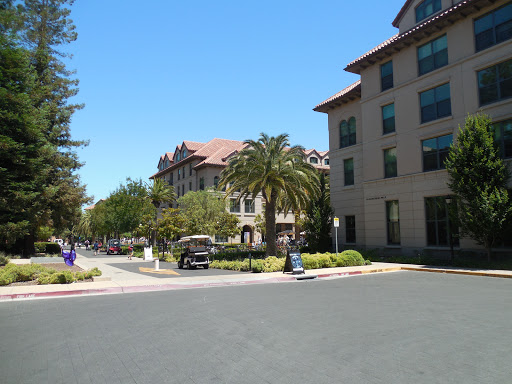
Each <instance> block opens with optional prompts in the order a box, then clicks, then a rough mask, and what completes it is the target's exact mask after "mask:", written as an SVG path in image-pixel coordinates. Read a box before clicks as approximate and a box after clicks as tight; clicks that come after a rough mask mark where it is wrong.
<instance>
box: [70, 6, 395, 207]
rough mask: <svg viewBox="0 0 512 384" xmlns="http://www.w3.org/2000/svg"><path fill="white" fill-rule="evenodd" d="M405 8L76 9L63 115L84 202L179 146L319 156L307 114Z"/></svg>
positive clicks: (322, 136)
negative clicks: (74, 105)
mask: <svg viewBox="0 0 512 384" xmlns="http://www.w3.org/2000/svg"><path fill="white" fill-rule="evenodd" d="M404 1H405V0H388V1H381V0H367V1H340V0H337V1H334V0H317V1H302V0H298V1H280V0H272V1H268V0H260V1H257V2H255V1H250V2H249V1H227V0H219V1H211V0H210V1H204V0H198V1H193V2H190V1H173V0H170V1H169V0H154V1H148V2H141V1H133V0H108V1H103V0H101V1H100V0H77V1H76V2H75V4H74V5H73V6H72V8H71V9H72V13H71V18H72V19H73V21H74V24H75V25H76V28H77V29H76V30H77V32H78V40H77V41H76V42H74V43H72V44H71V45H68V46H67V47H66V48H65V49H66V50H67V51H68V52H71V53H73V55H74V57H73V59H72V60H71V61H70V62H69V64H68V67H69V69H75V70H76V71H77V73H76V77H77V78H78V79H79V80H80V85H79V89H80V92H79V94H78V96H77V97H76V98H74V100H73V101H74V102H83V103H85V104H86V106H85V108H84V109H83V110H81V111H78V112H77V113H76V114H75V115H74V116H73V121H72V125H71V132H72V135H73V138H75V139H86V140H90V145H89V146H88V147H86V148H84V149H79V150H78V151H77V152H78V155H79V157H80V160H82V161H84V162H85V163H86V164H85V166H84V167H82V168H81V169H80V170H79V174H80V176H81V180H82V182H83V183H85V184H86V185H87V192H88V194H89V195H93V196H94V199H95V201H97V200H98V199H100V198H105V197H108V195H109V194H110V193H111V192H113V191H114V190H115V189H116V188H117V187H118V186H119V184H120V183H124V181H125V179H126V178H127V177H131V178H133V179H138V178H142V179H144V180H147V179H148V178H149V176H151V175H152V174H153V173H155V172H156V170H157V164H158V160H159V157H160V155H162V154H164V153H165V152H172V151H174V149H175V147H176V145H177V144H180V143H181V142H182V141H183V140H191V141H199V142H207V141H209V140H211V139H213V138H214V137H220V138H225V139H234V140H245V139H257V138H258V137H259V134H260V133H261V132H265V133H267V134H269V135H273V136H274V135H278V134H281V133H288V134H289V135H290V142H291V144H292V145H295V144H300V145H302V146H304V147H306V148H307V149H310V148H315V149H318V150H328V149H329V138H328V131H327V115H326V114H323V113H319V112H314V111H313V110H312V108H313V107H314V106H315V105H317V104H319V103H320V102H322V101H323V100H325V99H327V98H328V97H330V96H332V95H333V94H335V93H337V92H339V91H340V90H341V89H343V88H344V87H346V86H347V85H350V84H351V83H353V82H354V81H356V80H357V79H358V76H356V75H354V74H351V73H348V72H345V71H343V68H344V67H345V66H346V64H348V63H349V62H350V61H352V60H354V59H355V58H357V57H359V56H360V55H362V54H363V53H365V52H366V51H368V50H370V49H371V48H373V47H374V46H376V45H377V44H379V43H381V42H382V41H384V40H386V39H387V38H389V37H391V36H392V35H394V34H395V33H397V30H396V29H395V28H394V27H393V26H392V25H391V22H392V21H393V19H394V18H395V16H396V15H397V13H398V12H399V11H400V8H401V7H402V5H403V3H404Z"/></svg>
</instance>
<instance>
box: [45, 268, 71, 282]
mask: <svg viewBox="0 0 512 384" xmlns="http://www.w3.org/2000/svg"><path fill="white" fill-rule="evenodd" d="M73 281H75V279H74V276H73V274H72V273H71V272H70V271H61V272H58V273H54V274H53V275H52V277H51V278H50V284H69V283H72V282H73Z"/></svg>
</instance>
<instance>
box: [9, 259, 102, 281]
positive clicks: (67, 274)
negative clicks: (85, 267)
mask: <svg viewBox="0 0 512 384" xmlns="http://www.w3.org/2000/svg"><path fill="white" fill-rule="evenodd" d="M93 276H101V271H100V270H99V269H98V268H93V269H91V270H89V271H86V272H71V271H56V270H55V269H53V268H47V267H45V266H43V265H41V264H23V265H16V264H12V263H9V264H7V265H6V266H5V267H3V268H1V269H0V285H8V284H11V283H14V282H18V281H32V280H37V284H69V283H73V282H75V281H79V280H80V281H82V280H84V279H91V278H92V277H93Z"/></svg>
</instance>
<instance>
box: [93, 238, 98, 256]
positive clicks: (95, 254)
mask: <svg viewBox="0 0 512 384" xmlns="http://www.w3.org/2000/svg"><path fill="white" fill-rule="evenodd" d="M92 248H93V249H94V256H97V255H98V248H99V245H98V240H96V241H94V245H93V246H92Z"/></svg>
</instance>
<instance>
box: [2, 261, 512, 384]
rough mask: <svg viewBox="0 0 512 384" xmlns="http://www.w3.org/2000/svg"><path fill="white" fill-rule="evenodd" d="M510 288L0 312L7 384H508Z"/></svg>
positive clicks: (381, 281) (398, 286) (330, 288)
mask: <svg viewBox="0 0 512 384" xmlns="http://www.w3.org/2000/svg"><path fill="white" fill-rule="evenodd" d="M511 303H512V280H511V279H498V278H489V277H472V276H459V275H444V274H437V273H424V272H405V271H402V272H394V273H386V274H372V275H362V276H355V277H347V278H341V279H335V280H327V281H326V280H323V281H314V280H313V281H300V282H293V283H282V284H268V285H252V286H236V287H220V288H207V289H191V290H176V291H162V292H150V293H138V294H123V295H105V296H94V297H74V298H66V299H47V300H32V301H15V302H2V303H0V335H1V339H2V341H1V343H0V377H1V380H0V381H1V382H2V383H5V384H11V383H24V384H26V383H38V384H40V383H52V384H55V383H66V384H70V383H108V384H112V383H123V384H125V383H180V384H199V383H237V384H242V383H370V384H372V383H407V384H410V383H415V384H420V383H429V384H430V383H443V384H444V383H465V384H472V383H478V384H481V383H510V380H511V377H512V365H511V364H510V352H511V345H512V333H511V332H510V323H511V319H512V304H511Z"/></svg>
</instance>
